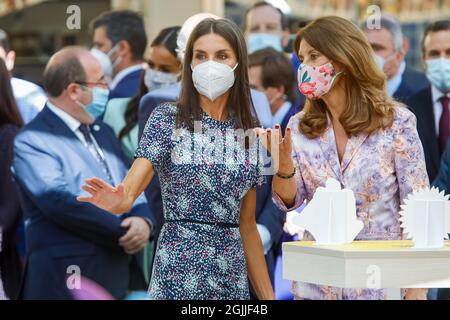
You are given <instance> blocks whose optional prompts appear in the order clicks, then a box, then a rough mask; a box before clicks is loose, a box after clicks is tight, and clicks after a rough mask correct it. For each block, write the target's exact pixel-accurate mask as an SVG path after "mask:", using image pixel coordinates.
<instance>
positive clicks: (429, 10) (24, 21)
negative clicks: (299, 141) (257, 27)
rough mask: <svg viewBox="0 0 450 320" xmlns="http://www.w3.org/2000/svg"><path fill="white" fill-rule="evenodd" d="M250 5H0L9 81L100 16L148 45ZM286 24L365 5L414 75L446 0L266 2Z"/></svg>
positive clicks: (81, 34) (245, 1)
mask: <svg viewBox="0 0 450 320" xmlns="http://www.w3.org/2000/svg"><path fill="white" fill-rule="evenodd" d="M255 2H256V0H183V1H181V0H76V1H74V0H0V29H4V30H5V31H6V32H7V33H8V34H9V36H10V38H11V44H12V47H13V48H14V49H15V51H16V52H17V55H18V56H17V61H16V68H15V76H16V77H20V78H26V79H29V80H30V81H33V82H35V83H38V84H41V83H42V79H41V75H42V71H43V68H44V66H45V64H46V62H47V60H48V58H49V57H50V56H51V54H52V53H54V52H56V51H57V50H58V49H59V48H61V47H63V46H65V45H73V44H81V45H85V46H89V47H90V46H91V45H92V44H91V35H90V33H89V27H88V26H89V22H90V21H91V20H92V19H93V18H94V17H96V16H98V15H99V14H100V13H101V12H103V11H107V10H111V9H131V10H135V11H138V12H140V13H141V14H142V15H143V17H144V19H145V23H146V27H147V32H148V36H149V39H153V38H154V37H155V36H156V34H157V33H158V31H159V30H161V29H162V28H165V27H168V26H172V25H181V24H182V23H183V22H184V20H185V19H186V18H188V17H189V16H191V15H193V14H195V13H198V12H211V13H214V14H217V15H219V16H224V17H227V18H230V19H232V20H233V21H235V22H236V23H237V24H238V25H242V17H243V14H244V12H245V10H246V9H247V8H248V7H249V6H251V5H252V4H253V3H255ZM268 2H270V3H272V4H273V5H275V6H276V7H278V8H280V9H281V10H282V11H283V12H284V13H285V14H286V15H287V16H288V18H289V26H290V31H291V34H292V37H291V38H294V37H295V33H296V32H297V30H298V28H299V27H300V26H302V25H304V24H305V22H306V21H309V20H311V19H314V18H317V17H320V16H324V15H339V16H342V17H345V18H348V19H351V20H353V21H354V22H359V21H361V20H363V19H364V18H365V17H366V16H367V14H368V7H369V6H370V5H377V6H379V7H380V8H381V10H382V12H383V13H390V14H393V15H395V16H396V17H397V18H398V19H399V20H400V21H401V23H402V28H403V32H404V34H405V36H407V37H408V38H409V41H410V50H409V52H408V55H407V57H406V60H407V63H409V64H410V65H411V66H413V67H414V68H416V69H418V70H420V69H421V68H422V66H421V60H420V59H421V53H420V39H421V36H422V34H423V29H424V26H425V25H426V24H427V23H428V22H430V21H432V20H436V19H439V18H448V17H450V0H379V1H374V0H372V1H369V0H272V1H268ZM73 4H76V5H77V6H79V8H80V12H81V29H78V30H69V29H68V28H67V27H66V20H67V18H68V16H69V14H68V13H67V12H66V11H67V8H68V7H69V6H70V5H73ZM287 50H289V47H288V49H287Z"/></svg>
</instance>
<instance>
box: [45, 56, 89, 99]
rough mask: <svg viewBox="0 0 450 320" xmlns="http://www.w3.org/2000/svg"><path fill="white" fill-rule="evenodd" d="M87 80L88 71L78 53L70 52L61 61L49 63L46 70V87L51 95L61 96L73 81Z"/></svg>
mask: <svg viewBox="0 0 450 320" xmlns="http://www.w3.org/2000/svg"><path fill="white" fill-rule="evenodd" d="M85 81H86V73H85V71H84V68H83V66H82V65H81V62H80V60H79V58H78V56H77V55H76V54H69V55H68V56H67V57H66V58H65V59H64V60H62V62H61V63H54V64H50V63H49V64H48V65H47V67H46V68H45V71H44V88H45V90H46V91H47V93H48V95H49V96H50V97H59V96H60V95H61V93H62V92H63V91H64V89H66V88H67V86H68V85H69V84H71V83H73V82H85Z"/></svg>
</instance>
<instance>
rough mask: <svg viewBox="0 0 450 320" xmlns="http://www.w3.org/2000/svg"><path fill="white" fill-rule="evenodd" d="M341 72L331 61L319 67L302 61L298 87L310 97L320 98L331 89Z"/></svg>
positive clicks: (299, 69)
mask: <svg viewBox="0 0 450 320" xmlns="http://www.w3.org/2000/svg"><path fill="white" fill-rule="evenodd" d="M339 74H340V72H339V73H336V71H335V70H334V67H333V65H332V64H331V62H329V63H326V64H324V65H321V66H318V67H311V66H308V65H307V64H303V63H302V64H300V67H299V68H298V75H297V76H298V89H299V90H300V92H301V93H302V94H304V95H305V96H306V97H307V98H309V99H313V100H314V99H320V98H321V97H322V96H324V95H326V94H327V93H328V92H329V91H330V89H331V86H332V85H333V82H334V80H335V79H336V77H337V76H338V75H339Z"/></svg>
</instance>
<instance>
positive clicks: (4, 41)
mask: <svg viewBox="0 0 450 320" xmlns="http://www.w3.org/2000/svg"><path fill="white" fill-rule="evenodd" d="M0 47H2V48H3V50H5V52H6V53H8V52H9V51H10V50H11V45H10V44H9V38H8V34H7V33H6V32H5V31H4V30H2V29H0Z"/></svg>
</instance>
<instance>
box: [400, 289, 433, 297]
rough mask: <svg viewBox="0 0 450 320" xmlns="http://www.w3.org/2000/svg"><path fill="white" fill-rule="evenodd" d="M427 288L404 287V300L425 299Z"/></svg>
mask: <svg viewBox="0 0 450 320" xmlns="http://www.w3.org/2000/svg"><path fill="white" fill-rule="evenodd" d="M427 294H428V289H406V293H405V300H427Z"/></svg>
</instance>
